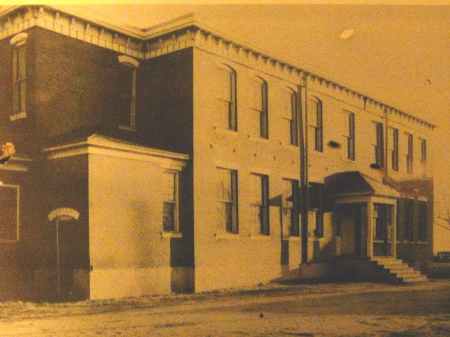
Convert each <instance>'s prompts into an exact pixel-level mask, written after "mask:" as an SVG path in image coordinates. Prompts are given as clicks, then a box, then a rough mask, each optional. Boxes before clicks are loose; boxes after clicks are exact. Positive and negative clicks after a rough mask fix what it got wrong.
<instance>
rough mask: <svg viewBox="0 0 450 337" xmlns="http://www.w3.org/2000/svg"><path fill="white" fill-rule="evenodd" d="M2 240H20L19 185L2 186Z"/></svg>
mask: <svg viewBox="0 0 450 337" xmlns="http://www.w3.org/2000/svg"><path fill="white" fill-rule="evenodd" d="M0 212H1V213H0V241H17V240H19V187H18V186H12V185H1V186H0Z"/></svg>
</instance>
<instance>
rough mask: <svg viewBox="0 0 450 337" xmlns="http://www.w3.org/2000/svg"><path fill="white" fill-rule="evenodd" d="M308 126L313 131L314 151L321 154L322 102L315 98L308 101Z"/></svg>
mask: <svg viewBox="0 0 450 337" xmlns="http://www.w3.org/2000/svg"><path fill="white" fill-rule="evenodd" d="M308 103H309V116H310V125H311V127H312V129H313V136H314V150H315V151H317V152H323V107H322V101H321V100H320V99H318V98H317V97H311V98H310V99H309V102H308Z"/></svg>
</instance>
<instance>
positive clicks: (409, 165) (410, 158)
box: [406, 133, 414, 173]
mask: <svg viewBox="0 0 450 337" xmlns="http://www.w3.org/2000/svg"><path fill="white" fill-rule="evenodd" d="M406 136H407V138H408V150H407V153H406V171H407V172H408V173H413V169H414V138H413V135H412V134H411V133H406Z"/></svg>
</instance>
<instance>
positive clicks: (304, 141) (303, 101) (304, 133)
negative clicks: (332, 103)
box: [298, 74, 309, 264]
mask: <svg viewBox="0 0 450 337" xmlns="http://www.w3.org/2000/svg"><path fill="white" fill-rule="evenodd" d="M307 84H308V75H307V74H305V75H304V76H303V90H302V86H301V85H299V86H298V94H299V95H298V97H299V104H298V106H299V116H300V118H299V130H300V146H299V151H300V188H301V192H302V193H301V196H302V198H301V202H300V205H301V206H300V207H301V215H302V216H301V220H302V221H301V225H302V231H301V235H302V240H301V257H302V263H303V264H305V263H308V210H309V193H308V192H309V191H308V85H307ZM302 93H303V94H302Z"/></svg>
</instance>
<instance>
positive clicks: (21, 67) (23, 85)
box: [10, 33, 28, 121]
mask: <svg viewBox="0 0 450 337" xmlns="http://www.w3.org/2000/svg"><path fill="white" fill-rule="evenodd" d="M27 37H28V35H27V34H26V33H20V34H17V35H16V36H14V37H13V38H12V39H11V40H10V44H11V45H12V48H13V49H12V102H13V103H12V115H11V116H10V120H11V121H14V120H17V119H21V118H25V117H26V115H27V114H26V110H27V109H26V104H27V100H26V96H27V58H26V40H27Z"/></svg>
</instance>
